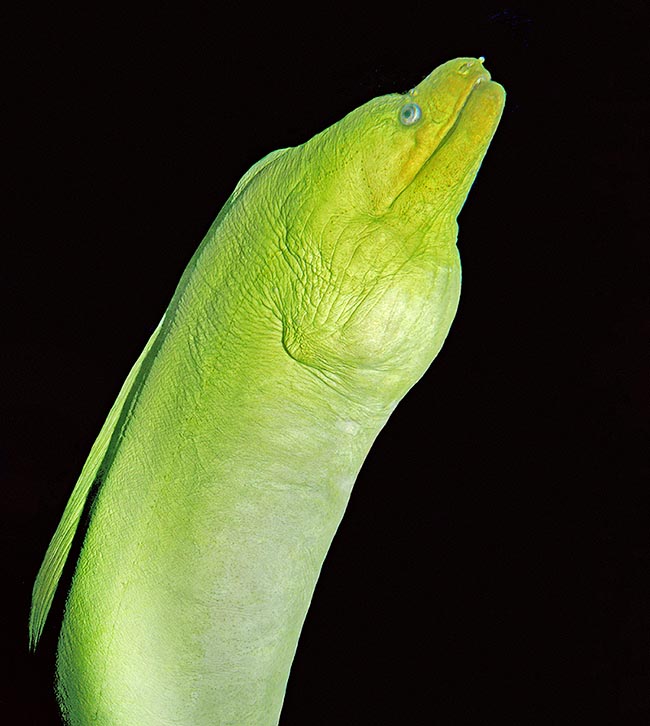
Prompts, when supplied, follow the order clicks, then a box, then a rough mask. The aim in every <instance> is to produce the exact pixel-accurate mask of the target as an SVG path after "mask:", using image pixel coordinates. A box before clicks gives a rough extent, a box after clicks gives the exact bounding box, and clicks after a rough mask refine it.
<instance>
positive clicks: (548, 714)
mask: <svg viewBox="0 0 650 726" xmlns="http://www.w3.org/2000/svg"><path fill="white" fill-rule="evenodd" d="M436 5H437V4H436V3H427V4H416V3H413V2H407V3H398V4H394V3H388V4H387V5H386V6H385V8H384V9H383V10H379V9H378V8H377V7H374V6H369V8H368V10H367V11H366V12H365V13H364V12H361V11H358V10H356V11H352V10H351V9H349V8H348V9H345V8H344V7H336V6H335V5H333V4H328V5H327V6H310V5H307V4H303V5H299V6H297V9H296V10H295V11H294V12H292V13H283V12H282V11H281V10H278V9H274V8H269V12H268V13H265V12H264V10H263V9H261V10H255V9H254V8H253V7H251V6H243V5H242V7H240V8H234V9H230V10H227V8H226V7H225V6H220V5H217V4H210V3H194V4H191V5H186V4H184V5H180V4H179V5H178V6H177V7H176V8H175V9H169V6H168V5H167V6H165V7H166V8H167V9H162V8H158V9H155V10H152V11H151V12H150V13H148V12H144V11H140V12H136V11H134V10H133V9H127V8H126V7H125V8H119V7H116V6H114V5H110V6H108V5H107V6H106V7H105V9H88V7H79V8H73V7H72V6H67V7H66V8H65V9H60V8H57V9H55V10H48V11H42V10H38V9H37V8H36V5H34V7H33V8H31V9H29V7H30V6H28V7H27V9H25V10H24V11H22V13H21V15H20V17H17V16H16V17H13V18H11V19H9V20H10V21H9V22H8V23H4V24H3V25H4V30H5V33H7V35H8V38H7V41H6V42H5V43H4V44H3V45H4V47H5V49H7V48H8V49H9V56H8V58H7V61H6V63H5V64H4V70H5V74H6V80H5V81H4V82H3V85H4V89H3V100H4V101H5V104H6V106H7V108H8V111H9V127H8V134H7V141H8V144H7V147H8V148H7V149H6V151H8V154H7V156H8V158H7V159H6V164H5V170H6V171H7V172H8V173H7V178H8V182H9V184H8V190H7V192H6V194H5V200H6V204H5V210H4V212H3V217H4V219H5V225H4V226H5V233H6V237H5V242H4V244H3V249H2V260H3V261H2V265H1V267H0V275H1V276H2V280H1V284H2V293H3V295H4V299H5V303H4V309H3V317H2V327H3V330H2V334H3V340H2V342H3V345H2V349H1V356H2V368H3V370H2V373H3V377H2V382H3V407H2V408H3V411H2V417H1V419H2V420H1V423H2V435H1V437H0V445H1V447H2V449H1V452H0V453H1V461H0V467H1V470H0V477H1V480H2V491H3V495H4V497H3V527H2V549H3V555H4V556H3V558H2V560H3V565H4V566H5V568H6V571H5V573H4V575H3V581H4V583H5V588H4V595H3V601H4V607H5V617H4V643H5V648H4V655H3V658H2V661H3V667H4V668H6V671H7V672H6V674H5V677H4V678H3V680H2V683H3V685H2V693H1V694H0V699H1V705H0V710H1V711H2V713H3V714H6V721H5V722H7V723H17V724H23V723H24V724H45V725H46V726H47V725H49V724H57V723H59V722H58V717H57V715H56V705H55V703H54V699H53V696H52V690H51V684H52V668H53V662H52V659H53V653H54V647H55V643H56V627H57V622H56V618H57V617H58V618H60V612H59V613H53V617H52V618H51V619H50V620H49V621H48V624H47V628H46V633H45V637H44V640H43V647H42V648H39V651H38V652H37V654H36V655H35V656H29V655H28V654H27V618H28V609H29V599H30V593H31V585H32V581H33V578H34V576H35V574H36V571H37V569H38V567H39V565H40V562H41V559H42V556H43V554H44V552H45V548H46V546H47V543H48V542H49V539H50V537H51V535H52V533H53V531H54V529H55V527H56V524H57V522H58V520H59V517H60V515H61V512H62V510H63V507H64V504H65V502H66V500H67V497H68V494H69V492H70V490H71V487H72V485H73V483H74V481H75V480H76V477H77V474H78V472H79V470H80V469H81V466H82V464H83V462H84V460H85V456H86V454H87V452H88V450H89V448H90V446H91V444H92V442H93V440H94V437H95V435H96V434H97V432H98V430H99V428H100V426H101V424H102V422H103V419H104V417H105V415H106V413H107V411H108V408H109V407H110V404H111V403H112V401H113V400H114V397H115V395H116V393H117V391H118V389H119V387H120V385H121V383H122V381H123V379H124V377H125V375H126V373H127V372H128V370H129V368H130V366H131V364H132V362H133V361H134V360H135V358H136V357H137V355H138V354H139V352H140V350H141V349H142V347H143V345H144V343H145V341H146V340H147V338H148V335H149V334H150V332H151V331H152V330H153V328H154V327H155V325H156V323H157V322H158V320H159V319H160V317H161V314H162V312H163V311H164V309H165V307H166V305H167V303H168V301H169V299H170V297H171V294H172V292H173V290H174V287H175V285H176V283H177V281H178V279H179V277H180V275H181V272H182V270H183V269H184V266H185V264H186V263H187V261H188V260H189V258H190V256H191V254H192V252H193V251H194V249H195V248H196V246H197V245H198V243H199V241H200V240H201V238H202V236H203V234H204V232H205V231H206V229H207V227H208V225H209V224H210V222H211V221H212V219H213V218H214V216H215V215H216V213H217V211H218V210H219V208H220V207H221V206H222V204H223V203H224V201H225V200H226V198H227V196H228V194H229V192H230V191H231V190H232V188H233V187H234V185H235V183H236V182H237V180H238V179H239V177H240V176H241V175H242V174H243V172H244V171H246V169H248V168H249V166H250V165H251V164H252V163H253V162H255V161H256V160H257V159H259V158H260V157H261V156H263V155H264V154H265V153H267V152H269V151H271V150H273V149H276V148H280V147H284V146H290V145H296V144H298V143H301V142H303V141H305V140H306V139H308V138H309V137H311V136H312V135H313V134H314V133H316V132H318V131H320V130H322V129H323V128H324V127H326V126H328V125H329V124H331V123H334V122H335V121H337V120H338V119H339V118H341V117H342V116H343V115H344V114H345V113H347V112H348V111H350V110H352V109H353V108H355V107H356V106H358V105H360V104H361V103H363V102H365V101H367V100H368V99H370V98H372V97H373V96H376V95H380V94H382V93H389V92H394V91H406V90H408V88H410V87H411V86H413V85H415V84H416V83H417V82H419V81H420V80H421V79H422V78H423V77H424V76H425V75H426V74H427V73H429V72H430V71H431V70H432V69H433V68H434V67H435V66H437V65H438V64H440V63H442V62H444V61H446V60H448V59H450V58H454V57H456V56H463V55H470V56H478V55H484V56H485V57H486V67H487V68H488V69H489V70H490V71H491V73H492V75H493V77H494V79H495V80H498V81H499V82H501V83H502V84H503V85H504V86H505V88H506V90H507V93H508V100H507V105H506V109H505V112H504V116H503V119H502V122H501V125H500V127H499V130H498V132H497V135H496V137H495V139H494V141H493V143H492V146H491V148H490V150H489V152H488V155H487V157H486V160H485V162H484V164H483V167H482V169H481V172H480V173H479V176H478V179H477V181H476V184H475V186H474V188H473V190H472V192H471V193H470V196H469V199H468V202H467V205H466V207H465V209H464V210H463V211H462V213H461V216H460V219H459V223H460V236H459V246H460V250H461V256H462V260H463V294H462V298H461V305H460V309H459V312H458V316H457V318H456V321H455V323H454V325H453V328H452V331H451V334H450V336H449V338H448V340H447V342H446V344H445V347H444V348H443V351H442V353H441V354H440V355H439V357H438V359H437V360H436V361H435V362H434V364H433V366H432V368H431V370H430V371H429V372H428V373H427V374H426V376H425V378H424V379H423V380H422V381H421V382H420V383H418V385H417V386H416V387H415V388H414V389H413V391H412V392H411V393H410V394H409V395H408V396H407V397H406V399H405V400H404V401H403V402H402V403H401V404H400V406H399V408H398V410H397V411H396V412H395V414H394V415H393V417H392V418H391V420H390V422H389V423H388V425H387V427H386V428H385V429H384V431H383V432H382V433H381V434H380V436H379V438H378V440H377V442H376V444H375V446H374V448H373V450H372V452H371V453H370V455H369V457H368V459H367V461H366V464H365V466H364V469H363V471H362V473H361V475H360V477H359V479H358V481H357V484H356V486H355V490H354V493H353V496H352V499H351V502H350V505H349V508H348V511H347V513H346V515H345V518H344V520H343V523H342V525H341V527H340V530H339V533H338V534H337V537H336V538H335V541H334V544H333V546H332V549H331V551H330V554H329V556H328V558H327V561H326V564H325V566H324V569H323V573H322V576H321V579H320V581H319V585H318V588H317V591H316V595H315V598H314V602H313V605H312V607H311V609H310V612H309V616H308V618H307V622H306V624H305V628H304V630H303V635H302V638H301V641H300V646H299V649H298V654H297V657H296V660H295V662H294V667H293V670H292V676H291V679H290V682H289V688H288V692H287V697H286V702H285V708H284V712H283V716H282V720H281V726H294V725H296V726H297V725H300V726H304V725H305V724H309V725H310V726H318V725H319V724H327V725H328V726H331V725H332V724H345V725H347V724H359V725H361V724H429V723H435V724H445V725H446V724H450V725H454V726H455V725H457V724H479V723H484V722H486V721H488V720H492V719H498V720H499V722H500V723H502V724H538V723H539V724H583V723H584V724H593V723H611V724H627V723H630V724H632V723H648V718H649V716H650V608H649V606H650V597H649V594H650V571H649V570H650V568H649V565H650V536H649V533H648V532H649V529H648V525H649V524H650V517H649V515H648V506H647V505H648V501H647V497H646V494H645V488H646V486H647V482H648V467H647V458H648V457H647V449H648V440H647V433H648V426H647V424H648V419H647V416H646V411H647V406H648V385H647V378H648V376H647V370H648V368H647V363H648V360H647V354H646V351H647V338H648V328H649V325H648V314H647V311H648V308H647V305H645V303H647V289H648V276H647V261H648V255H647V242H648V239H647V236H648V235H647V229H648V224H647V223H648V216H647V210H646V207H647V188H648V187H647V174H646V170H647V165H648V158H647V146H646V145H645V128H646V126H647V110H648V109H647V108H644V105H645V101H646V100H647V90H646V89H647V87H648V60H647V38H646V36H645V33H646V30H647V24H648V17H647V14H646V12H645V11H644V9H643V6H644V3H641V2H638V3H635V2H622V3H615V4H614V3H610V4H605V5H604V6H601V9H600V10H596V9H594V8H593V7H592V6H591V5H586V4H585V5H584V7H581V6H580V5H578V6H575V5H574V6H572V9H571V10H565V9H562V10H560V9H552V8H546V9H544V10H540V9H537V8H532V7H531V6H530V4H528V3H521V4H518V5H500V4H497V3H484V4H478V5H476V4H475V5H473V6H472V5H469V4H467V3H462V2H459V3H454V4H453V6H452V7H450V8H444V9H443V8H442V4H438V5H441V7H436ZM446 5H448V3H445V6H446ZM229 13H230V14H229ZM0 719H2V717H0Z"/></svg>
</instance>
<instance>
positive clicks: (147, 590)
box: [30, 58, 505, 726]
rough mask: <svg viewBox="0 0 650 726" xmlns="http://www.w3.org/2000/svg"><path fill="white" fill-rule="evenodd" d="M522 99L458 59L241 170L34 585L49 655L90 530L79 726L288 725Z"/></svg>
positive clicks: (62, 661)
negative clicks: (366, 490)
mask: <svg viewBox="0 0 650 726" xmlns="http://www.w3.org/2000/svg"><path fill="white" fill-rule="evenodd" d="M504 101H505V93H504V91H503V88H502V87H501V86H500V85H499V84H497V83H494V82H493V81H491V79H490V75H489V73H488V72H487V70H486V69H485V68H484V66H483V59H482V58H481V59H473V58H457V59H455V60H452V61H449V62H448V63H445V64H443V65H441V66H440V67H439V68H437V69H436V70H434V71H433V72H432V73H431V74H430V75H429V76H427V77H426V78H425V79H424V80H423V81H422V82H421V83H420V84H419V85H417V86H416V87H415V88H413V89H412V90H411V91H409V92H408V93H405V94H390V95H385V96H381V97H378V98H375V99H374V100H371V101H369V102H368V103H366V104H364V105H362V106H361V107H359V108H357V109H356V110H354V111H352V112H351V113H349V114H348V115H347V116H345V117H344V118H343V119H341V120H340V121H339V122H338V123H335V124H334V125H333V126H331V127H329V128H327V129H326V130H325V131H323V132H321V133H319V134H317V135H316V136H314V137H313V138H312V139H310V140H309V141H307V142H306V143H304V144H302V145H300V146H296V147H294V148H288V149H281V150H279V151H275V152H273V153H271V154H269V155H268V156H266V157H265V158H264V159H262V160H261V161H260V162H258V163H257V164H255V165H254V166H253V167H252V168H251V169H250V170H249V171H248V172H247V173H246V174H245V175H244V176H243V178H242V179H241V180H240V182H239V183H238V184H237V186H236V188H235V190H234V192H233V193H232V195H231V196H230V198H229V199H228V200H227V202H226V204H225V206H224V207H223V209H222V210H221V212H220V213H219V215H218V216H217V218H216V220H215V222H214V223H213V224H212V226H211V227H210V229H209V230H208V232H207V235H206V237H205V239H204V240H203V242H202V243H201V245H200V246H199V248H198V250H197V252H196V253H195V254H194V256H193V257H192V259H191V261H190V262H189V264H188V267H187V269H186V270H185V272H184V274H183V276H182V278H181V280H180V283H179V285H178V287H177V289H176V291H175V293H174V296H173V298H172V300H171V303H170V305H169V307H168V308H167V311H166V312H165V314H164V316H163V318H162V321H161V322H160V324H159V326H158V328H157V329H156V330H155V332H154V333H153V335H152V336H151V339H150V340H149V342H148V344H147V345H146V347H145V349H144V351H143V353H142V355H141V356H140V358H139V359H138V361H137V362H136V363H135V365H134V367H133V369H132V371H131V372H130V374H129V376H128V377H127V380H126V382H125V383H124V386H123V388H122V390H121V392H120V394H119V396H118V398H117V401H116V402H115V404H114V406H113V408H112V409H111V411H110V412H109V415H108V418H107V420H106V423H105V424H104V427H103V428H102V430H101V432H100V433H99V436H98V438H97V440H96V442H95V444H94V445H93V447H92V449H91V452H90V454H89V457H88V460H87V462H86V464H85V466H84V467H83V470H82V472H81V475H80V477H79V480H78V481H77V484H76V486H75V488H74V490H73V492H72V494H71V497H70V500H69V502H68V504H67V506H66V509H65V511H64V514H63V518H62V520H61V523H60V524H59V527H58V529H57V530H56V532H55V534H54V537H53V539H52V541H51V543H50V546H49V548H48V550H47V553H46V555H45V559H44V561H43V564H42V566H41V569H40V571H39V573H38V575H37V578H36V581H35V584H34V590H33V600H32V609H31V616H30V643H31V647H32V648H35V647H36V644H37V642H38V640H39V638H40V636H41V632H42V630H43V627H44V624H45V620H46V617H47V614H48V611H49V609H50V606H51V603H52V600H53V597H54V593H55V590H56V588H57V585H58V581H59V579H60V577H61V574H62V572H63V568H64V565H65V562H66V559H67V557H68V555H69V553H70V551H71V548H72V543H73V539H74V541H75V543H77V544H76V545H75V548H74V549H73V551H75V552H78V558H77V561H76V564H75V567H74V573H73V574H72V579H71V581H70V587H69V591H68V593H67V599H66V603H65V610H64V615H63V621H62V625H61V630H60V635H59V640H58V650H57V666H56V668H57V673H56V691H57V697H58V699H59V703H60V705H61V709H62V712H63V716H64V719H65V720H66V723H68V724H71V725H73V726H82V725H86V724H98V725H99V726H149V725H151V726H154V725H155V726H161V724H175V725H184V726H203V725H207V724H209V725H210V726H274V725H275V724H277V723H278V720H279V717H280V710H281V707H282V702H283V698H284V693H285V688H286V684H287V679H288V676H289V669H290V666H291V662H292V659H293V657H294V653H295V650H296V646H297V643H298V638H299V635H300V631H301V627H302V624H303V621H304V618H305V615H306V613H307V609H308V607H309V603H310V601H311V598H312V594H313V592H314V588H315V585H316V581H317V578H318V575H319V571H320V568H321V565H322V563H323V560H324V558H325V556H326V553H327V551H328V548H329V546H330V543H331V541H332V538H333V536H334V534H335V531H336V529H337V526H338V525H339V522H340V521H341V518H342V516H343V513H344V510H345V508H346V504H347V502H348V499H349V497H350V492H351V489H352V485H353V483H354V481H355V478H356V476H357V473H358V472H359V469H360V468H361V465H362V463H363V461H364V458H365V457H366V455H367V453H368V451H369V449H370V447H371V445H372V443H373V441H374V440H375V438H376V437H377V434H378V433H379V431H380V430H381V428H382V427H383V426H384V424H385V423H386V421H387V419H388V417H389V416H390V414H391V412H392V411H393V410H394V409H395V407H396V405H397V404H398V402H399V401H400V399H401V398H402V397H403V396H404V395H405V394H406V392H407V391H408V390H409V389H410V388H411V387H412V386H413V385H414V383H416V381H417V380H418V379H419V378H420V377H421V376H422V375H423V374H424V372H425V371H426V369H427V368H428V367H429V365H430V364H431V361H432V360H433V359H434V357H435V356H436V355H437V353H438V351H439V350H440V348H441V346H442V344H443V342H444V340H445V337H446V336H447V333H448V331H449V328H450V326H451V323H452V320H453V318H454V315H455V312H456V308H457V305H458V298H459V293H460V278H461V274H460V261H459V256H458V251H457V249H456V239H457V223H456V217H457V215H458V213H459V211H460V209H461V207H462V206H463V204H464V202H465V198H466V197H467V194H468V192H469V189H470V187H471V185H472V183H473V181H474V179H475V177H476V174H477V172H478V169H479V166H480V164H481V161H482V159H483V157H484V155H485V153H486V150H487V148H488V145H489V143H490V140H491V139H492V136H493V134H494V132H495V129H496V127H497V124H498V123H499V119H500V116H501V112H502V109H503V105H504Z"/></svg>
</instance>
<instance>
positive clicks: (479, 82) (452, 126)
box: [422, 71, 492, 167]
mask: <svg viewBox="0 0 650 726" xmlns="http://www.w3.org/2000/svg"><path fill="white" fill-rule="evenodd" d="M488 83H492V81H491V79H490V74H489V73H488V72H487V71H485V75H481V76H479V77H478V78H477V79H476V80H475V81H474V83H473V84H472V85H471V86H470V88H469V90H468V91H467V92H466V93H464V94H463V95H462V96H461V97H460V99H459V102H458V106H457V107H456V108H455V109H454V112H453V113H452V115H451V117H450V120H449V123H448V124H447V128H446V129H445V130H444V131H443V132H442V136H441V137H440V140H439V141H438V143H437V144H436V147H435V148H434V149H433V151H432V152H431V154H430V155H429V158H428V159H427V161H425V163H424V164H423V165H422V166H423V167H424V166H426V165H427V163H428V162H429V160H430V159H431V157H433V156H435V154H437V153H438V151H440V149H441V148H442V147H443V146H444V145H445V144H446V143H447V142H448V141H449V139H450V138H451V136H452V135H453V133H454V131H455V130H456V129H457V128H458V126H459V124H460V122H461V119H462V117H463V112H464V111H465V109H466V108H467V105H468V103H469V100H470V98H471V97H472V96H473V95H474V93H475V92H476V90H477V89H478V88H479V87H480V86H483V85H486V84H488Z"/></svg>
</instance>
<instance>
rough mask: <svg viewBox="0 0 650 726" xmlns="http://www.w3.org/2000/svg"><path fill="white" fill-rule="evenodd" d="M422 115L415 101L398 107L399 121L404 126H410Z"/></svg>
mask: <svg viewBox="0 0 650 726" xmlns="http://www.w3.org/2000/svg"><path fill="white" fill-rule="evenodd" d="M421 116H422V110H421V109H420V107H419V106H418V105H417V103H407V104H405V105H404V106H402V108H401V109H400V112H399V121H400V123H401V124H404V126H412V125H413V124H414V123H415V122H416V121H419V120H420V118H421Z"/></svg>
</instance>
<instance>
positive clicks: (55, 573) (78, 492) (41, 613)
mask: <svg viewBox="0 0 650 726" xmlns="http://www.w3.org/2000/svg"><path fill="white" fill-rule="evenodd" d="M163 320H164V318H163ZM162 323H163V321H162V320H161V321H160V323H159V324H158V327H157V328H156V330H155V331H154V332H153V334H152V335H151V337H150V338H149V341H148V342H147V345H146V346H145V348H144V350H143V351H142V353H141V354H140V357H139V358H138V360H137V361H136V362H135V364H134V366H133V368H131V370H130V371H129V375H128V376H127V377H126V380H125V381H124V384H123V385H122V388H121V390H120V393H119V395H118V397H117V399H116V400H115V403H114V404H113V406H112V408H111V410H110V411H109V414H108V417H107V418H106V421H105V422H104V425H103V426H102V428H101V431H100V432H99V435H98V436H97V438H96V439H95V443H94V444H93V446H92V448H91V449H90V453H89V454H88V458H87V459H86V463H85V464H84V466H83V469H82V470H81V474H80V475H79V478H78V479H77V483H76V484H75V486H74V489H73V490H72V494H71V495H70V499H69V500H68V503H67V505H66V507H65V510H64V511H63V516H62V517H61V521H60V522H59V526H58V527H57V528H56V531H55V532H54V536H53V537H52V541H51V542H50V544H49V546H48V548H47V552H46V553H45V558H44V559H43V563H42V564H41V567H40V570H39V571H38V575H37V576H36V580H35V581H34V587H33V589H32V606H31V610H30V613H29V647H30V650H35V649H36V646H37V644H38V641H39V639H40V637H41V633H42V632H43V627H44V626H45V621H46V619H47V615H48V613H49V611H50V607H51V606H52V601H53V600H54V594H55V593H56V588H57V586H58V584H59V579H60V578H61V573H62V572H63V568H64V566H65V562H66V560H67V558H68V554H69V553H70V548H71V546H72V541H73V539H74V536H75V533H76V531H77V528H78V526H79V521H80V519H81V516H82V514H83V511H84V507H85V506H86V500H87V499H88V495H89V493H90V490H91V488H92V485H93V483H94V482H95V480H96V478H97V475H98V473H99V469H100V467H101V465H102V462H103V461H104V460H105V458H106V454H107V452H108V448H109V445H110V443H111V441H112V440H113V436H114V433H115V429H116V426H117V425H118V423H120V421H121V419H122V412H123V409H124V406H125V404H126V402H127V399H129V394H130V393H131V391H132V389H133V387H134V384H135V383H136V381H137V380H138V373H139V372H140V370H141V369H142V367H143V363H144V361H145V359H146V358H147V355H148V354H149V352H150V351H151V349H152V348H153V346H154V342H155V341H156V339H157V337H158V334H159V332H160V329H161V327H162Z"/></svg>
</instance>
